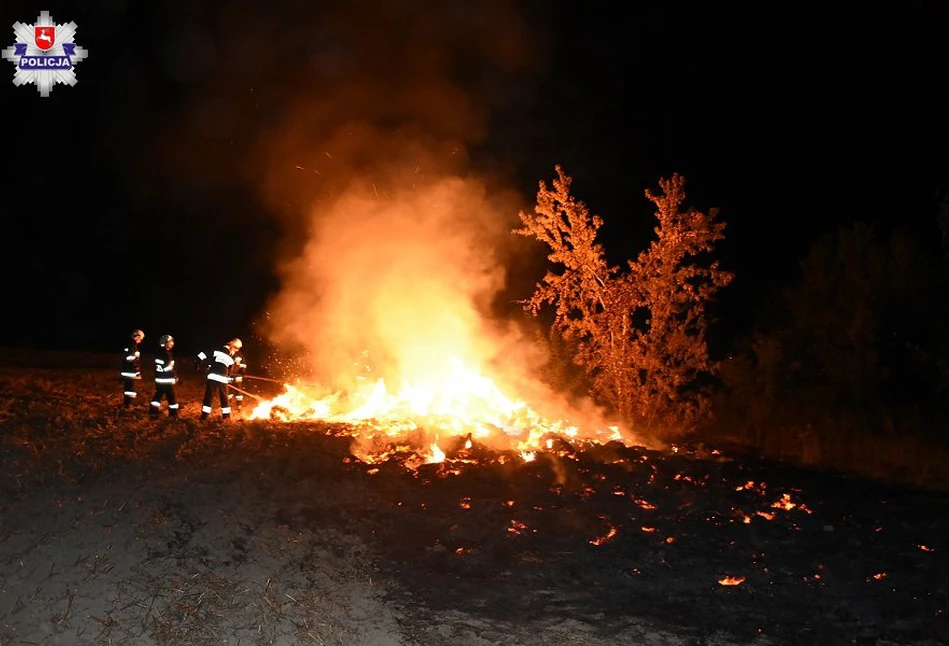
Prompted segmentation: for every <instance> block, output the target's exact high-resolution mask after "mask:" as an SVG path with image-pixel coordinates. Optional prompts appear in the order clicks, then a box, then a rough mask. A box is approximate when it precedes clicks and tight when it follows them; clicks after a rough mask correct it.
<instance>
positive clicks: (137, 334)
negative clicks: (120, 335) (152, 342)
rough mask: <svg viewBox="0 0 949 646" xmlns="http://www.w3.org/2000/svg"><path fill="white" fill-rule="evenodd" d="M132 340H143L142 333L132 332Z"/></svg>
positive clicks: (138, 331) (143, 335)
mask: <svg viewBox="0 0 949 646" xmlns="http://www.w3.org/2000/svg"><path fill="white" fill-rule="evenodd" d="M132 338H133V339H134V338H139V339H144V338H145V333H144V332H142V331H141V330H132Z"/></svg>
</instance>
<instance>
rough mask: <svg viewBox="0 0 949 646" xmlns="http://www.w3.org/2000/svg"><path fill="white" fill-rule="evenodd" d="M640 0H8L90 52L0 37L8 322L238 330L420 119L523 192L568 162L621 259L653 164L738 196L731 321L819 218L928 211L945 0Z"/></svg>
mask: <svg viewBox="0 0 949 646" xmlns="http://www.w3.org/2000/svg"><path fill="white" fill-rule="evenodd" d="M614 4H615V5H616V6H614ZM639 4H640V3H605V2H599V3H591V2H579V1H575V2H565V1H558V2H541V1H539V0H538V1H533V2H529V1H521V2H484V3H468V2H461V1H460V0H458V1H447V2H435V3H416V2H409V1H407V0H404V1H401V2H399V1H395V2H367V1H357V2H348V3H347V2H342V1H338V2H331V3H304V2H300V1H297V2H291V1H288V0H272V1H271V2H266V3H251V2H248V1H246V0H245V1H243V2H242V1H238V2H228V3H224V2H209V3H191V2H164V3H158V2H156V3H132V2H128V3H123V2H88V3H82V4H81V6H72V5H71V4H70V3H67V4H65V5H55V4H53V5H44V6H42V7H41V6H39V5H34V4H27V3H22V2H14V3H4V4H3V7H2V9H0V27H2V29H3V33H4V34H6V36H5V39H6V41H8V42H2V43H0V46H2V47H7V46H9V45H12V43H13V40H14V38H13V32H12V24H13V23H14V22H16V21H21V22H26V23H32V22H34V21H35V20H36V15H37V14H38V12H39V9H47V10H49V11H50V12H51V13H52V15H53V18H54V19H55V20H56V21H57V22H68V21H75V22H76V23H77V25H78V32H77V36H76V42H77V43H78V44H79V45H81V46H83V47H85V48H86V49H88V50H89V58H88V59H87V60H85V61H83V62H81V63H80V64H79V66H78V67H77V69H76V72H77V76H78V84H77V85H76V86H74V87H66V86H62V85H60V86H57V87H56V88H55V89H54V90H53V92H52V94H51V96H50V97H48V98H40V97H39V95H38V93H37V92H36V90H35V88H34V87H32V86H30V87H14V86H13V84H12V82H10V79H11V78H12V75H13V64H12V63H11V62H9V61H7V60H2V61H0V64H2V65H0V70H5V71H4V72H3V74H2V76H0V104H2V105H3V106H4V108H5V109H4V114H6V115H7V116H6V123H7V128H6V133H5V134H4V136H3V137H2V141H3V144H2V146H3V151H4V155H3V162H2V163H3V168H2V171H3V172H2V177H3V182H4V199H3V200H2V201H0V220H2V223H3V233H4V237H5V240H6V245H5V252H4V254H3V266H2V269H3V275H4V278H5V280H4V286H5V290H4V291H5V293H4V302H5V306H4V308H3V309H4V314H3V330H4V337H3V339H2V340H0V345H33V346H50V347H64V348H76V349H81V348H89V349H104V350H109V349H113V348H114V347H115V346H117V345H118V344H121V343H122V342H123V341H124V340H125V337H126V335H127V333H128V331H129V330H130V329H131V328H133V327H144V328H145V329H146V332H150V333H151V334H152V338H153V339H157V336H158V335H160V334H162V333H163V332H164V331H166V330H168V331H175V332H176V336H179V337H186V338H190V339H193V340H194V344H204V343H207V342H217V341H218V340H220V339H222V338H226V337H229V336H231V335H232V334H235V333H236V334H242V335H246V334H250V332H251V323H252V321H253V320H254V319H255V317H256V316H257V315H258V314H259V313H260V312H261V310H262V308H263V307H264V304H265V303H266V301H267V296H268V294H270V293H271V292H272V291H273V290H274V289H275V288H276V287H277V279H276V278H275V274H274V269H273V267H274V260H275V258H276V257H277V256H278V254H279V253H280V252H281V250H282V249H285V248H287V247H288V246H289V247H292V245H293V242H294V239H295V235H297V231H296V229H295V227H296V226H299V224H298V222H297V221H296V220H294V216H293V213H295V212H299V211H300V210H301V209H302V208H303V207H301V206H300V205H301V204H305V203H307V202H308V201H309V200H312V199H319V197H320V194H321V193H325V192H330V191H332V190H333V188H334V186H335V185H336V183H337V182H344V181H345V179H346V177H347V176H348V173H349V172H351V171H352V170H353V169H358V171H359V172H361V173H364V174H372V173H373V172H379V173H382V172H383V171H382V170H381V168H382V163H381V162H380V161H379V159H380V158H389V159H391V158H393V157H396V158H404V159H405V160H411V158H412V155H413V154H419V155H422V153H417V152H413V151H414V148H413V147H412V146H406V145H405V143H406V142H407V141H412V142H423V143H424V148H425V150H426V152H425V153H424V158H425V160H426V163H428V164H429V165H438V164H439V163H443V164H444V165H445V167H446V168H449V169H451V170H454V171H458V170H462V171H466V170H471V171H476V172H479V173H490V174H491V175H492V176H494V177H496V178H497V179H496V181H498V182H499V183H501V184H504V185H507V186H513V187H514V188H515V189H517V191H519V192H520V193H521V194H522V196H523V199H524V201H525V205H529V204H532V200H533V196H534V193H535V192H536V188H537V182H538V181H540V180H544V181H549V180H550V179H551V177H552V176H553V167H554V165H555V164H561V165H563V167H564V169H565V171H566V172H567V173H568V174H569V175H572V176H573V178H574V185H573V188H574V194H575V195H576V197H578V198H579V199H581V200H583V201H584V202H586V203H587V204H588V205H589V206H590V208H591V210H593V211H594V212H596V213H598V214H599V215H601V216H602V217H603V218H604V219H605V220H606V226H605V227H604V235H605V242H606V246H607V248H608V251H609V252H610V253H611V255H614V256H615V257H616V259H617V260H618V261H621V260H624V259H626V258H631V257H634V255H635V254H636V253H637V251H638V250H639V249H640V248H641V246H642V245H643V244H644V240H645V236H646V235H647V234H648V233H649V231H650V229H651V227H652V226H653V223H652V220H651V209H650V204H649V203H648V202H646V200H645V199H644V197H643V191H644V190H645V189H646V188H653V187H655V186H656V184H657V180H658V179H659V178H660V177H663V176H668V175H670V174H671V173H673V172H679V173H680V174H682V175H683V176H685V178H686V180H687V182H688V184H687V191H688V193H689V197H690V199H691V201H692V203H693V204H694V205H695V206H696V207H698V208H700V209H703V210H704V209H708V208H710V207H718V208H720V209H721V217H722V218H723V219H724V220H725V221H726V222H727V223H728V230H727V240H726V241H725V242H724V243H723V244H722V246H721V248H720V256H721V258H722V260H723V262H724V263H725V265H726V266H727V267H729V268H730V269H732V270H734V271H735V272H736V273H737V278H736V281H735V283H734V284H733V285H732V286H731V287H730V288H729V290H728V293H727V294H726V295H724V296H723V298H722V305H721V313H720V314H721V316H722V317H723V319H724V321H725V324H726V325H727V326H730V327H732V328H734V329H739V328H741V327H743V326H745V325H746V322H747V321H748V320H749V318H748V317H749V316H750V312H751V310H753V308H755V307H756V306H757V305H758V304H759V303H760V301H761V300H762V299H763V297H764V294H765V293H767V288H768V287H769V286H770V285H771V284H772V283H776V284H780V283H784V282H787V281H788V280H790V279H792V278H793V277H794V275H795V271H796V267H797V262H798V261H799V259H800V258H801V257H802V256H803V254H804V252H805V251H806V249H807V246H808V244H809V243H810V242H811V241H812V240H814V239H815V238H817V236H818V235H819V234H820V233H821V232H823V231H826V230H829V229H831V228H833V227H835V226H836V225H838V224H841V223H847V222H850V221H853V220H855V219H868V220H873V221H877V222H880V223H881V224H882V225H884V226H890V225H897V224H898V225H903V226H909V227H912V228H914V229H916V230H919V231H924V232H927V231H935V229H934V218H935V204H936V196H937V193H938V191H939V190H941V189H945V188H949V125H947V122H949V121H947V119H946V115H947V110H946V107H947V99H949V56H947V54H946V52H945V50H944V47H943V45H942V43H943V33H942V32H943V28H944V26H945V25H946V20H947V18H949V11H947V9H946V8H945V6H944V5H943V4H941V3H939V4H936V3H933V4H928V5H927V4H921V5H905V6H901V8H900V9H899V10H896V9H893V10H890V11H887V12H871V11H869V10H861V12H860V13H855V12H851V13H841V14H838V15H834V14H830V13H828V12H827V10H826V8H817V7H816V6H815V7H814V8H808V7H805V6H802V5H796V6H794V7H791V8H790V9H789V10H786V13H775V12H776V11H778V10H777V9H775V8H773V7H765V6H759V7H758V8H756V9H755V10H754V11H749V10H740V9H738V8H734V9H721V8H719V7H713V6H711V5H709V4H708V3H691V4H688V3H677V2H670V3H656V6H654V7H652V8H646V7H640V6H639ZM142 5H148V6H147V7H145V6H142ZM316 5H318V6H316ZM422 5H425V9H424V10H421V9H418V8H417V7H421V6H422ZM619 5H623V6H625V9H621V8H619ZM791 10H793V12H791ZM353 124H369V127H368V128H366V129H365V130H361V129H360V128H359V127H354V126H353ZM354 133H355V134H354ZM360 133H363V134H360ZM357 139H358V140H359V141H355V140H357ZM459 151H460V152H459ZM330 152H332V153H334V155H335V156H333V157H330V155H329V153H330ZM321 153H322V154H321ZM459 158H462V159H461V160H459ZM328 160H332V161H328ZM319 164H322V165H321V166H319V169H320V170H321V171H322V172H320V173H319V174H317V173H316V172H315V171H314V172H313V173H308V172H307V171H306V170H303V171H301V170H300V169H297V168H296V167H297V166H302V167H304V168H307V169H312V168H313V167H315V166H317V165H319ZM333 164H337V166H338V168H337V167H336V166H333ZM344 168H345V170H343V169H344ZM513 216H516V214H512V217H513ZM525 266H527V265H525ZM536 278H538V276H529V278H528V281H529V282H528V284H530V282H532V281H533V280H535V279H536ZM512 284H513V285H514V286H515V288H516V286H517V279H516V277H515V280H513V281H512ZM521 288H523V286H521ZM525 295H526V294H525V293H520V294H513V295H512V296H513V297H516V298H520V297H524V296H525ZM188 345H190V344H187V343H186V344H185V347H188Z"/></svg>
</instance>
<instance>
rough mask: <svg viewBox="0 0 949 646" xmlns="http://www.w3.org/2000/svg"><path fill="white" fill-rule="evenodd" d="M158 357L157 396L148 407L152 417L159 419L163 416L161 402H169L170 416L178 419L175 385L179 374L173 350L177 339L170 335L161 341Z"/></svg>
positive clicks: (156, 363)
mask: <svg viewBox="0 0 949 646" xmlns="http://www.w3.org/2000/svg"><path fill="white" fill-rule="evenodd" d="M159 343H160V344H161V345H160V346H159V350H158V355H157V356H156V357H155V396H154V397H152V403H151V405H150V406H149V407H148V414H149V416H150V417H152V418H153V419H154V418H157V417H158V416H159V415H160V414H161V400H162V399H167V400H168V416H169V417H173V418H177V417H178V397H177V396H176V395H175V384H176V383H178V373H177V372H176V371H175V357H174V354H173V353H172V348H174V347H175V339H174V337H172V336H171V335H170V334H166V335H164V336H163V337H162V338H161V339H159Z"/></svg>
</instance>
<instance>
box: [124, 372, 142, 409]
mask: <svg viewBox="0 0 949 646" xmlns="http://www.w3.org/2000/svg"><path fill="white" fill-rule="evenodd" d="M136 381H138V380H137V379H129V378H128V377H122V394H123V399H122V405H123V406H124V407H125V408H129V407H130V406H131V405H132V400H133V399H135V397H136V396H137V395H138V392H137V391H136V390H135V382H136Z"/></svg>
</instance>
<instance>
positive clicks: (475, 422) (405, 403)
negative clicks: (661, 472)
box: [250, 357, 624, 463]
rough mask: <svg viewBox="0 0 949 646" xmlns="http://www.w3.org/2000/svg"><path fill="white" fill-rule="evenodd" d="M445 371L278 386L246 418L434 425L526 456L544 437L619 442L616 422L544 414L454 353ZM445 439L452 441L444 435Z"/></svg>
mask: <svg viewBox="0 0 949 646" xmlns="http://www.w3.org/2000/svg"><path fill="white" fill-rule="evenodd" d="M446 364H447V365H446V366H445V368H446V369H445V370H444V371H439V370H438V369H437V368H434V367H433V369H432V370H431V371H430V372H428V373H427V374H424V375H421V376H420V377H419V378H416V379H415V380H411V381H407V382H406V383H405V385H403V387H402V388H401V389H400V390H399V391H398V392H389V389H388V387H387V385H386V382H385V380H383V379H379V380H377V381H373V382H365V383H362V384H360V385H359V386H358V387H357V389H356V390H355V391H354V392H351V393H349V394H348V395H346V394H343V393H341V392H333V393H330V394H329V395H323V396H320V395H319V394H315V393H314V394H311V391H312V387H309V388H308V387H307V386H301V385H293V384H285V386H284V392H283V393H281V394H280V395H278V396H276V397H274V398H273V399H270V400H267V401H261V402H260V403H259V404H258V405H257V406H256V407H255V408H254V409H253V411H252V412H251V414H250V419H274V420H279V421H300V420H323V421H328V422H335V423H341V424H347V425H350V426H351V427H352V428H353V429H354V435H358V436H361V437H363V438H365V439H368V440H373V439H375V440H378V439H379V438H380V437H381V438H387V439H389V440H396V439H399V438H402V439H404V438H405V437H406V436H408V435H410V434H412V433H414V432H418V431H420V430H422V431H424V430H428V429H432V430H434V431H435V432H436V433H437V434H438V435H440V436H441V437H442V438H446V437H447V438H465V441H464V444H463V446H464V447H465V448H467V449H470V448H471V445H472V440H475V441H478V442H481V443H482V444H485V445H488V446H490V447H491V448H495V449H510V450H514V451H516V452H518V453H519V454H520V456H521V458H522V459H523V460H524V461H525V462H529V461H531V460H533V459H534V458H535V457H536V453H537V451H538V450H548V449H549V448H550V447H551V446H552V443H551V442H550V439H549V436H551V435H556V436H560V437H562V438H564V439H566V440H568V441H569V440H586V441H592V442H597V443H605V442H609V441H624V438H623V434H622V433H621V431H620V429H619V427H618V426H615V425H610V426H603V427H602V428H599V429H594V430H592V431H583V430H582V429H580V428H579V427H578V426H575V425H572V424H571V423H569V422H568V421H566V420H549V419H546V418H544V417H542V416H541V415H540V414H539V413H538V412H537V411H535V410H534V409H533V408H532V407H531V406H529V405H528V404H527V403H526V402H525V401H523V400H517V399H513V398H510V397H507V396H506V395H504V393H502V391H501V389H500V388H499V387H498V386H497V385H496V384H495V382H494V381H492V380H491V379H489V378H488V377H485V376H484V375H482V374H480V373H479V372H478V371H475V370H473V369H471V368H469V367H468V366H465V365H464V364H463V363H462V361H461V360H460V359H459V358H458V357H452V358H450V359H448V360H447V361H446ZM439 441H440V440H438V439H435V440H434V441H432V442H431V443H429V444H428V446H427V447H418V448H419V449H421V450H420V451H419V452H420V453H423V454H425V455H424V458H423V462H424V463H435V462H442V461H444V460H445V459H446V455H445V452H444V450H443V449H442V448H441V447H440V446H439ZM447 441H453V440H451V439H449V440H447ZM370 453H371V452H366V453H364V454H363V455H359V457H360V458H361V459H364V460H367V461H371V462H378V461H379V458H380V456H379V454H378V452H375V453H374V454H372V455H370Z"/></svg>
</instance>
